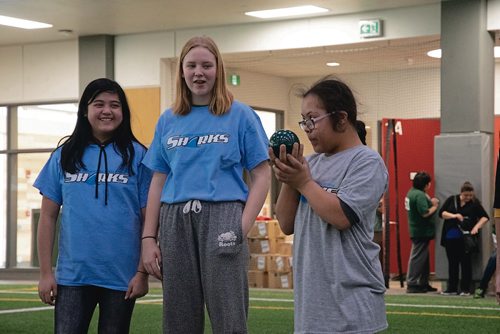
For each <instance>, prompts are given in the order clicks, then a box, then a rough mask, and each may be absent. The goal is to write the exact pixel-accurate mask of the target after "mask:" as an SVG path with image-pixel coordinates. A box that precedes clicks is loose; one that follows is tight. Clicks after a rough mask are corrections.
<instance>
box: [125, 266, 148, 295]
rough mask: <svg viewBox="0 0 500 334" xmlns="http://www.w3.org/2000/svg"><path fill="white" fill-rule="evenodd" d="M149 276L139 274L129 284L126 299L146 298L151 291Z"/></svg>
mask: <svg viewBox="0 0 500 334" xmlns="http://www.w3.org/2000/svg"><path fill="white" fill-rule="evenodd" d="M148 278H149V275H146V274H144V273H142V272H137V273H136V274H135V276H134V277H132V279H131V280H130V282H129V284H128V289H127V292H126V293H125V299H135V298H141V297H143V296H145V295H146V294H147V293H148V291H149V281H148Z"/></svg>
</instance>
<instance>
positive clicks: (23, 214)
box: [17, 152, 50, 267]
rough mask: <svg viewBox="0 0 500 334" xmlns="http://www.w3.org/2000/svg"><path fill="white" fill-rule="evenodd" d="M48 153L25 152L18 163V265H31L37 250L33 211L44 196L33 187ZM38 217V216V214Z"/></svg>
mask: <svg viewBox="0 0 500 334" xmlns="http://www.w3.org/2000/svg"><path fill="white" fill-rule="evenodd" d="M49 156H50V152H47V153H23V154H19V155H18V160H17V162H18V164H17V266H18V267H31V266H32V265H33V263H32V262H33V256H34V252H36V227H37V226H38V221H35V220H34V219H33V218H34V217H35V215H33V213H34V212H35V211H37V210H39V209H40V205H41V203H42V196H41V195H40V193H39V192H38V190H37V189H36V188H34V187H33V182H35V180H36V178H37V176H38V173H39V172H40V170H41V169H42V167H43V166H44V165H45V163H46V162H47V160H48V159H49ZM37 217H38V216H37Z"/></svg>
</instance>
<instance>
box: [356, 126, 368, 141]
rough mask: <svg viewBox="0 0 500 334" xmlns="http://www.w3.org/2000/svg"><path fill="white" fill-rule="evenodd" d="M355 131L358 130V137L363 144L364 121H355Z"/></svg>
mask: <svg viewBox="0 0 500 334" xmlns="http://www.w3.org/2000/svg"><path fill="white" fill-rule="evenodd" d="M356 131H357V132H358V136H359V139H360V140H361V143H363V145H366V125H365V122H363V121H360V120H357V121H356Z"/></svg>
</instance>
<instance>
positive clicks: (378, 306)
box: [269, 77, 388, 333]
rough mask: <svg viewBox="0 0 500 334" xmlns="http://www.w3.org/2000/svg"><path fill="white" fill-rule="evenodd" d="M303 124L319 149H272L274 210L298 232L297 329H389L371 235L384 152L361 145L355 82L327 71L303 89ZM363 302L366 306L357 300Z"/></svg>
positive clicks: (382, 184) (383, 178)
mask: <svg viewBox="0 0 500 334" xmlns="http://www.w3.org/2000/svg"><path fill="white" fill-rule="evenodd" d="M302 97H303V100H302V118H303V120H302V121H301V122H299V125H300V127H301V128H302V129H303V130H304V131H305V132H306V134H307V137H308V139H309V141H310V142H311V144H312V146H313V149H314V151H315V153H313V154H312V155H310V156H307V157H304V156H303V149H304V146H303V144H301V145H300V146H299V145H298V144H297V143H296V144H294V147H293V151H292V154H286V150H285V145H281V147H280V154H279V157H276V156H275V155H274V153H273V151H272V149H269V155H270V157H271V162H272V163H273V164H274V166H273V169H274V174H275V176H276V178H277V179H278V181H280V182H281V183H282V187H281V191H280V194H279V197H278V201H277V203H276V216H277V219H278V221H279V224H280V227H281V229H282V230H283V232H284V233H285V234H292V233H295V234H294V243H293V253H294V256H293V277H294V285H295V286H294V296H295V297H294V301H295V302H294V305H295V306H294V308H295V310H294V326H295V332H296V333H375V332H378V331H381V330H384V329H385V328H387V320H386V314H385V302H384V292H385V285H384V278H383V274H382V268H381V264H380V261H379V258H378V255H379V253H380V248H379V247H378V246H377V244H376V243H375V242H373V229H374V225H375V217H376V214H375V212H376V210H377V206H378V204H379V200H380V198H381V197H382V195H383V194H384V192H385V191H386V190H387V182H388V181H387V179H388V174H387V169H386V167H385V164H384V162H383V160H382V159H381V157H380V155H379V154H378V153H377V152H375V151H373V150H371V149H370V148H368V147H367V146H365V145H362V143H361V141H360V138H359V136H358V134H357V130H356V117H357V107H356V100H355V98H354V96H353V94H352V91H351V89H350V88H349V87H348V86H347V85H346V84H344V83H343V82H341V81H338V80H336V79H334V78H330V77H327V78H324V79H322V80H320V81H319V82H317V83H316V84H314V85H313V86H312V87H311V88H310V89H309V90H307V91H306V92H304V93H303V94H302ZM360 305H362V307H360Z"/></svg>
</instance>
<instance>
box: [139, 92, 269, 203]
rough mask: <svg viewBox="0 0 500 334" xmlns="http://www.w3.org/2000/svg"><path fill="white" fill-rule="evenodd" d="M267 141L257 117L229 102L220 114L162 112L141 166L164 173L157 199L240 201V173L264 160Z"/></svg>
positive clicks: (201, 109)
mask: <svg viewBox="0 0 500 334" xmlns="http://www.w3.org/2000/svg"><path fill="white" fill-rule="evenodd" d="M267 147H268V140H267V136H266V133H265V132H264V128H263V127H262V123H261V122H260V119H259V117H258V115H257V114H256V113H255V111H253V110H252V109H251V108H250V107H249V106H247V105H245V104H243V103H240V102H237V101H234V102H233V104H232V106H231V108H230V110H229V111H228V112H226V113H225V114H224V115H221V116H216V115H214V114H212V113H211V112H210V110H209V108H208V107H207V106H193V107H192V109H191V112H190V113H189V114H187V115H183V116H181V115H174V114H173V113H172V110H171V109H169V110H167V111H165V112H164V113H163V114H162V115H161V116H160V119H159V120H158V124H157V125H156V130H155V136H154V139H153V143H152V144H151V147H150V148H149V150H148V153H147V154H146V157H145V158H144V161H143V163H144V164H145V165H146V166H147V167H149V168H150V169H152V170H154V171H156V172H160V173H163V174H166V175H167V181H166V182H165V186H164V187H163V190H162V194H161V201H162V202H164V203H170V204H171V203H179V202H185V201H188V200H192V199H198V200H204V201H213V202H219V201H238V200H239V201H246V199H247V195H248V188H247V186H246V184H245V182H244V181H243V169H246V170H252V169H253V168H255V167H256V166H257V165H258V164H260V163H261V162H263V161H265V160H267V159H269V155H268V153H267Z"/></svg>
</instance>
